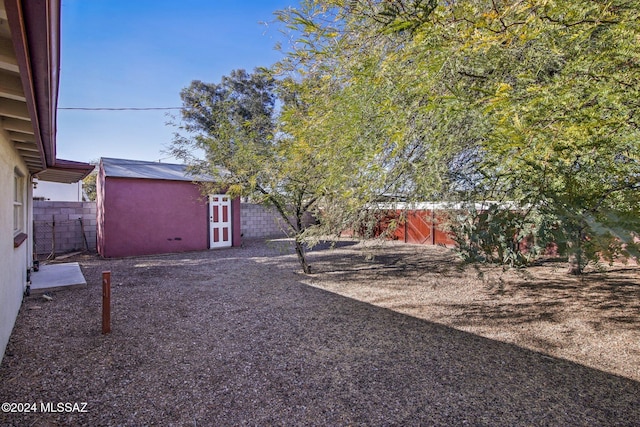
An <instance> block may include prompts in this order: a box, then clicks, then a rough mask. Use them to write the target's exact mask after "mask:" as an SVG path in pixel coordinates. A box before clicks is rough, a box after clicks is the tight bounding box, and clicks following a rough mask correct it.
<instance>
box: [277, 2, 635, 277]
mask: <svg viewBox="0 0 640 427" xmlns="http://www.w3.org/2000/svg"><path fill="white" fill-rule="evenodd" d="M279 19H280V20H281V21H282V22H284V23H285V24H286V27H287V28H288V30H289V31H290V32H291V34H292V36H293V45H292V48H291V50H290V51H289V53H288V56H287V59H286V60H284V61H282V62H281V63H280V64H279V67H278V71H280V72H281V73H283V74H287V75H289V76H293V77H294V78H297V79H300V80H304V79H308V78H312V79H314V80H315V81H316V82H319V84H317V85H316V86H315V87H314V90H315V92H314V94H313V97H311V98H310V99H309V101H308V102H307V104H306V105H305V108H306V112H307V113H306V115H305V120H300V121H298V122H297V124H299V125H300V126H301V129H300V130H299V131H298V132H300V133H304V132H307V133H308V132H313V137H314V138H320V139H322V138H324V139H328V140H331V141H333V142H334V144H336V145H337V146H339V147H341V149H342V150H344V151H343V152H344V154H345V155H348V156H352V158H353V159H354V162H356V163H355V164H357V166H358V168H359V171H358V172H357V173H356V174H354V175H352V176H351V177H350V183H349V185H347V186H345V187H344V188H345V189H348V191H345V193H344V195H345V196H346V198H345V199H343V201H344V200H354V196H362V195H366V196H365V197H356V198H355V200H358V201H359V202H362V201H364V200H367V199H369V200H371V199H373V198H375V196H377V195H380V194H382V193H384V192H388V193H394V194H401V195H402V196H403V197H404V198H409V199H422V200H425V199H433V198H440V199H442V200H454V199H463V200H469V201H476V200H487V199H490V200H497V201H509V202H511V203H512V204H513V205H514V206H517V207H519V208H518V209H519V212H521V213H522V216H523V218H521V221H520V225H519V226H517V227H516V228H519V230H518V232H517V233H516V234H517V235H518V236H519V237H518V239H521V238H523V237H524V235H525V234H531V233H533V237H534V243H535V245H534V246H537V247H539V248H542V247H544V246H545V245H546V243H548V242H550V241H554V242H555V243H556V244H558V246H559V248H560V250H561V251H563V252H564V253H566V254H569V255H571V256H572V257H574V259H575V261H576V268H577V269H578V270H580V269H581V268H582V267H583V266H584V261H585V260H588V259H592V260H595V259H598V258H599V257H601V256H605V257H613V256H619V255H622V256H630V255H637V254H638V247H637V244H636V243H634V239H636V238H637V236H638V230H640V219H639V218H640V158H639V153H640V148H639V144H640V143H639V141H640V138H639V137H640V131H639V128H638V104H639V101H638V100H639V99H640V96H639V95H640V93H639V92H640V86H639V85H638V83H637V82H638V81H640V43H639V42H640V27H639V26H640V2H638V1H636V0H613V1H607V2H602V1H597V0H594V1H589V2H583V1H575V0H526V1H525V0H522V1H501V0H459V1H455V2H448V1H441V2H437V1H435V0H390V1H389V0H385V1H382V0H380V1H376V0H349V1H346V0H305V1H302V2H301V5H300V7H299V8H297V9H287V10H285V11H281V12H280V13H279ZM291 132H292V133H293V132H295V131H294V130H291ZM343 203H346V204H348V203H347V202H346V201H344V202H343ZM355 205H356V206H357V205H358V203H356V204H355ZM342 211H345V212H350V211H349V210H342ZM491 218H493V220H495V221H501V220H502V219H501V218H502V217H501V216H500V215H498V216H493V217H491ZM503 219H504V218H503ZM507 222H508V224H506V225H505V227H504V228H503V229H502V232H503V233H509V234H511V233H513V232H514V225H513V221H512V218H511V219H509V221H507ZM498 225H499V224H498ZM491 226H492V227H493V228H492V230H493V231H497V230H500V227H495V226H496V224H495V223H494V224H491ZM467 230H475V231H472V232H471V234H473V233H474V232H476V231H477V228H473V227H472V228H471V229H469V228H467ZM477 237H478V236H477V235H475V236H474V235H468V236H467V237H466V243H467V246H473V242H474V239H477ZM503 237H506V239H505V238H503V239H502V240H501V241H502V242H505V244H506V245H509V246H510V247H513V248H516V249H515V250H516V251H517V248H518V247H519V245H513V244H512V243H513V242H509V240H511V236H503ZM464 240H465V238H464V236H462V238H461V241H464ZM476 246H477V247H476V248H475V250H476V251H475V252H474V251H471V252H467V255H469V254H471V253H474V254H477V250H478V249H480V248H481V247H482V245H479V246H478V245H476ZM494 249H495V248H492V247H489V248H488V249H487V250H489V251H493V250H494ZM533 252H534V253H535V250H534V251H533ZM481 255H482V254H481ZM484 255H487V254H484ZM487 258H491V257H486V256H485V259H487ZM507 258H508V257H507ZM491 259H494V258H491ZM509 259H512V258H509Z"/></svg>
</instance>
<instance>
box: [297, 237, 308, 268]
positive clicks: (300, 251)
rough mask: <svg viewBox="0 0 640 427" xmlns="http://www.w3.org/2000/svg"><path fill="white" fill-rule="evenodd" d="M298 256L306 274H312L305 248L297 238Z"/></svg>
mask: <svg viewBox="0 0 640 427" xmlns="http://www.w3.org/2000/svg"><path fill="white" fill-rule="evenodd" d="M296 255H298V261H300V266H301V267H302V271H304V273H305V274H311V266H310V265H309V264H307V257H306V255H305V251H304V246H303V244H302V242H301V241H300V240H298V239H297V238H296Z"/></svg>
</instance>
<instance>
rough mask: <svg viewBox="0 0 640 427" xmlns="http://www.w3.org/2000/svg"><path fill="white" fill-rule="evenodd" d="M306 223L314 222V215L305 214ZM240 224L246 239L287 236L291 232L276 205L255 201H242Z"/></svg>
mask: <svg viewBox="0 0 640 427" xmlns="http://www.w3.org/2000/svg"><path fill="white" fill-rule="evenodd" d="M304 223H305V225H307V226H308V225H311V224H313V223H314V218H313V216H312V215H311V214H307V215H305V218H304ZM240 226H241V230H242V237H244V238H245V239H259V238H277V237H287V233H290V232H291V229H290V227H289V226H288V225H287V224H286V223H285V222H284V220H283V219H282V217H281V216H280V214H279V213H278V211H277V210H276V209H275V208H274V207H272V206H264V205H256V204H253V203H242V205H241V207H240Z"/></svg>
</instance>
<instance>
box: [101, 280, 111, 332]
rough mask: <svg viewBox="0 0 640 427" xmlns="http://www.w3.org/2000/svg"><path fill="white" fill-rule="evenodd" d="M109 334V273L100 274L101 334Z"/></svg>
mask: <svg viewBox="0 0 640 427" xmlns="http://www.w3.org/2000/svg"><path fill="white" fill-rule="evenodd" d="M110 332H111V272H110V271H103V272H102V334H108V333H110Z"/></svg>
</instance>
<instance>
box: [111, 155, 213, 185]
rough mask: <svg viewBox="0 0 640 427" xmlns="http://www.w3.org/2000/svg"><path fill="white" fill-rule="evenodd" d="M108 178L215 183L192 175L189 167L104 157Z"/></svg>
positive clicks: (205, 177)
mask: <svg viewBox="0 0 640 427" xmlns="http://www.w3.org/2000/svg"><path fill="white" fill-rule="evenodd" d="M100 162H101V163H102V167H103V169H104V172H105V176H106V177H111V178H139V179H163V180H168V181H198V182H213V181H215V179H214V178H213V177H211V176H208V175H192V174H190V173H189V172H188V171H187V165H180V164H174V163H158V162H148V161H143V160H126V159H113V158H108V157H103V158H102V159H100Z"/></svg>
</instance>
